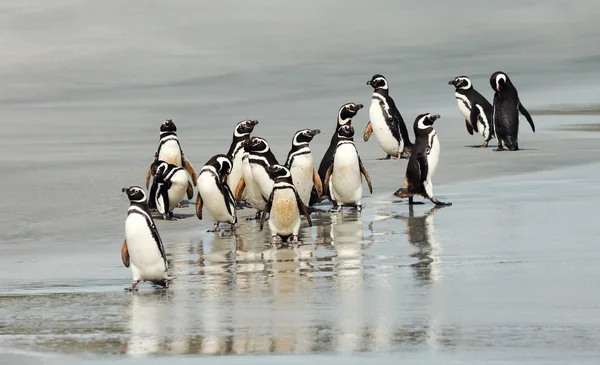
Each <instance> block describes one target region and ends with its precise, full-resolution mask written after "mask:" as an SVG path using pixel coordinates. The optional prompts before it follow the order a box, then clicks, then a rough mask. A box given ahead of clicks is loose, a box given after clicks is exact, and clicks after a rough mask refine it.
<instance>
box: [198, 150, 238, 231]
mask: <svg viewBox="0 0 600 365" xmlns="http://www.w3.org/2000/svg"><path fill="white" fill-rule="evenodd" d="M231 168H232V163H231V160H230V159H229V157H227V156H226V155H220V154H219V155H215V156H213V157H212V158H211V159H210V160H208V162H206V164H205V165H204V167H202V169H201V170H200V175H198V195H197V197H196V216H197V217H198V219H200V220H201V219H202V209H203V208H204V207H206V210H207V211H208V213H209V214H210V216H211V217H212V219H213V222H214V229H213V230H209V232H219V230H220V229H219V223H229V224H231V230H235V224H236V223H237V214H236V211H235V201H234V199H233V194H232V193H231V189H229V185H227V176H228V175H229V174H230V172H231Z"/></svg>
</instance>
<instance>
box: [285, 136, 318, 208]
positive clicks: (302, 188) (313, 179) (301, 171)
mask: <svg viewBox="0 0 600 365" xmlns="http://www.w3.org/2000/svg"><path fill="white" fill-rule="evenodd" d="M319 133H321V131H320V130H318V129H302V130H299V131H298V132H296V134H294V138H293V139H292V148H291V149H290V152H289V153H288V157H287V160H286V162H285V167H287V168H288V169H289V170H290V173H291V174H292V181H293V182H294V186H295V187H296V191H297V192H298V195H299V196H300V199H302V203H304V205H306V206H308V205H309V200H310V194H311V192H312V190H313V187H314V188H315V189H316V191H317V194H318V196H321V194H322V193H323V186H322V184H321V178H320V177H319V174H318V173H317V171H316V170H315V167H314V161H313V157H312V153H311V151H310V146H309V143H310V141H312V139H313V138H314V136H316V135H317V134H319Z"/></svg>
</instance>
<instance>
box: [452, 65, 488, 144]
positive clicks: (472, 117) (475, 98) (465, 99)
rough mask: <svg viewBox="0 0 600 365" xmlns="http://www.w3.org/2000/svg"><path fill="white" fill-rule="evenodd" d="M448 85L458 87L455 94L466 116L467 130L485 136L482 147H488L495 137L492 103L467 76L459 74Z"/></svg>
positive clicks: (462, 112)
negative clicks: (476, 88)
mask: <svg viewBox="0 0 600 365" xmlns="http://www.w3.org/2000/svg"><path fill="white" fill-rule="evenodd" d="M448 85H453V86H454V87H455V88H456V90H455V91H454V96H455V98H456V103H457V104H458V110H459V111H460V112H461V114H462V115H463V117H464V118H465V125H466V127H467V132H469V134H470V135H473V131H475V132H477V133H480V134H481V135H482V136H483V144H482V145H481V146H480V147H482V148H485V147H487V146H488V143H489V141H490V140H491V139H492V138H494V125H493V123H492V114H493V107H492V104H490V102H489V101H487V99H486V98H485V97H483V95H481V94H480V93H479V92H478V91H477V90H475V89H474V88H473V84H472V83H471V80H470V79H469V78H468V77H467V76H458V77H456V78H454V80H451V81H449V82H448Z"/></svg>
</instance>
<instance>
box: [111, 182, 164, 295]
mask: <svg viewBox="0 0 600 365" xmlns="http://www.w3.org/2000/svg"><path fill="white" fill-rule="evenodd" d="M122 191H123V192H124V193H127V197H128V198H129V202H130V205H129V209H128V210H127V219H126V220H125V241H124V242H123V246H122V248H121V259H122V260H123V264H124V265H125V267H131V273H132V274H133V283H132V284H131V286H130V287H128V288H126V290H131V291H134V290H137V287H138V284H139V282H140V281H150V282H152V283H153V284H155V285H160V286H162V287H165V288H166V287H167V286H168V285H169V279H168V265H167V256H166V255H165V248H164V246H163V243H162V240H161V238H160V235H159V234H158V230H157V229H156V225H155V224H154V220H153V219H152V215H151V214H150V210H149V209H148V204H147V201H148V200H147V197H146V192H144V189H142V188H141V187H139V186H131V187H129V188H123V190H122Z"/></svg>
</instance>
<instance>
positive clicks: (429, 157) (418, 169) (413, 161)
mask: <svg viewBox="0 0 600 365" xmlns="http://www.w3.org/2000/svg"><path fill="white" fill-rule="evenodd" d="M439 118H440V116H439V114H421V115H419V116H417V118H416V119H415V124H414V130H415V145H414V146H413V149H412V152H411V155H410V159H409V160H408V165H407V167H406V178H405V180H404V185H403V186H402V187H401V188H400V189H398V190H397V191H396V192H395V193H394V195H396V196H397V197H399V198H408V203H409V204H415V203H414V202H413V197H414V196H422V197H424V198H427V199H429V200H431V201H432V202H433V203H434V204H436V205H452V203H444V202H441V201H439V200H437V199H436V198H435V196H434V195H433V183H432V181H431V179H432V178H433V175H434V174H435V170H436V169H437V165H438V161H439V159H440V141H439V140H438V137H437V134H436V132H435V129H433V122H435V121H436V120H437V119H439Z"/></svg>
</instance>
